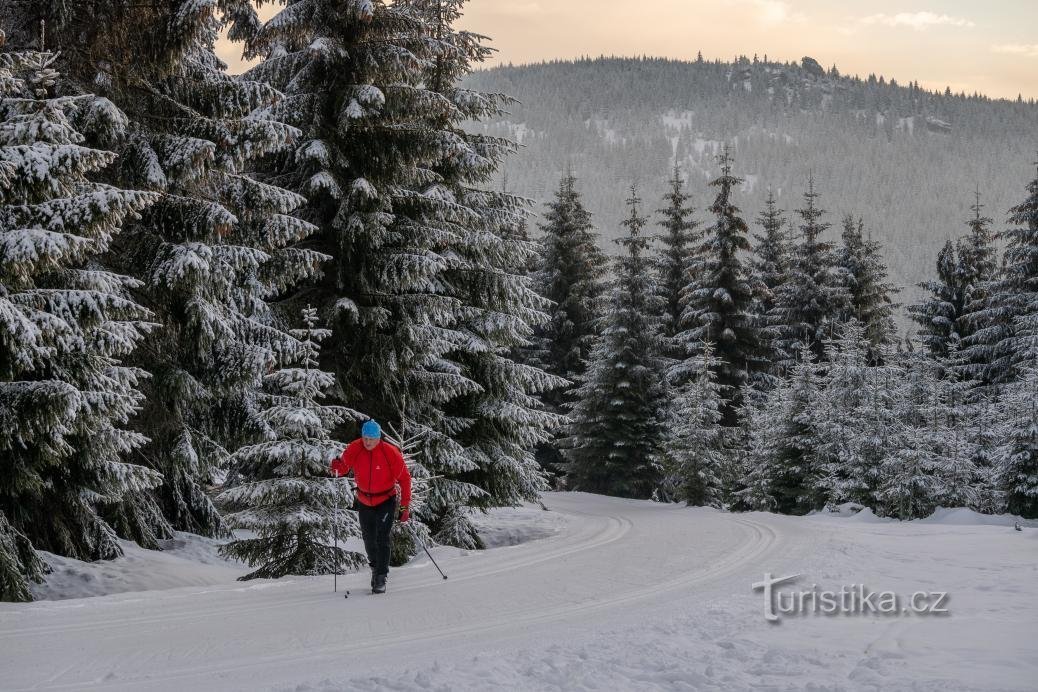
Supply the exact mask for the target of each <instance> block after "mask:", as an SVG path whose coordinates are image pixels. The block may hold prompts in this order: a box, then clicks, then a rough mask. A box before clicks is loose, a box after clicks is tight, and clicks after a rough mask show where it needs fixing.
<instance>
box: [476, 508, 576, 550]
mask: <svg viewBox="0 0 1038 692" xmlns="http://www.w3.org/2000/svg"><path fill="white" fill-rule="evenodd" d="M565 522H566V518H565V516H564V515H562V514H559V513H558V512H552V511H546V510H544V509H542V508H541V506H540V505H539V504H531V503H526V504H524V505H522V506H521V507H499V508H495V509H492V510H490V511H489V512H488V513H487V514H485V515H477V516H475V517H473V523H474V524H475V525H476V531H477V532H478V533H479V536H480V538H482V539H483V542H484V543H485V544H486V547H487V548H497V547H501V546H508V545H519V544H520V543H526V542H528V541H536V540H538V539H541V538H547V537H548V536H553V535H555V534H556V533H558V532H559V531H560V530H561V529H562V526H563V525H564V524H565Z"/></svg>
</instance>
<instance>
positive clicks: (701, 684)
mask: <svg viewBox="0 0 1038 692" xmlns="http://www.w3.org/2000/svg"><path fill="white" fill-rule="evenodd" d="M544 504H545V506H546V507H548V509H549V510H551V511H548V512H545V511H543V510H542V509H541V508H540V507H538V506H537V505H531V506H528V507H525V508H521V509H516V510H503V511H500V512H497V513H495V514H494V515H492V516H491V517H489V518H487V519H485V520H483V522H482V525H483V533H484V535H485V537H486V538H487V541H488V543H489V544H491V545H495V546H498V547H494V548H492V549H490V550H487V551H460V550H454V549H448V548H435V549H434V551H433V554H434V556H435V557H436V559H437V562H439V564H440V566H441V567H443V569H444V570H445V571H446V572H447V574H448V575H449V579H448V580H446V581H444V580H442V579H440V577H439V574H438V573H437V572H436V571H435V569H434V568H433V566H432V565H431V564H430V563H429V562H428V559H427V558H425V556H424V554H422V555H420V557H418V558H416V559H415V560H414V561H413V562H412V563H411V564H409V565H408V566H406V567H403V568H399V569H394V570H393V571H392V572H391V574H390V582H389V593H387V594H386V595H380V596H373V595H371V594H369V593H367V588H366V586H365V582H366V581H367V576H366V575H362V574H355V575H348V576H346V577H340V580H339V584H340V589H341V588H349V589H350V590H351V595H350V597H349V598H348V599H344V598H342V594H341V593H340V594H333V593H332V592H331V579H330V578H291V579H282V580H278V581H262V580H260V581H254V582H248V583H242V582H236V581H233V579H234V576H236V575H237V574H239V573H240V567H238V566H234V565H221V564H219V563H212V564H209V565H205V564H204V562H205V561H210V562H212V561H211V560H210V558H208V557H205V556H207V555H210V556H211V555H212V552H211V548H212V546H208V547H207V546H206V545H203V544H196V545H183V546H180V547H179V548H175V549H174V550H172V551H169V552H170V553H171V554H170V555H168V556H166V557H167V558H169V559H175V560H182V561H185V562H191V561H195V562H196V564H201V565H202V567H206V568H215V569H220V570H224V571H225V574H224V575H222V576H217V575H215V574H208V575H207V577H206V578H207V579H209V581H208V582H206V584H205V585H197V583H196V582H188V584H189V585H184V586H180V587H178V588H169V587H170V586H173V585H174V583H175V581H176V580H175V579H174V578H173V577H170V578H169V579H168V580H167V581H166V582H164V583H161V584H157V585H156V586H155V587H153V588H156V589H158V588H162V589H164V590H152V591H146V592H141V591H138V592H125V593H116V594H112V595H108V596H101V597H95V598H74V599H67V600H57V601H38V602H35V603H29V604H0V688H3V689H28V688H32V689H93V688H96V687H100V688H110V689H127V690H156V689H158V690H183V689H235V690H239V689H240V690H262V689H275V690H329V691H330V690H353V689H357V690H361V689H363V690H371V689H376V690H426V689H436V690H447V689H450V690H455V689H463V690H464V689H491V688H507V689H537V690H541V689H552V690H571V689H604V690H632V689H639V690H640V689H688V690H744V689H745V690H749V689H774V690H796V689H805V690H842V689H848V690H857V689H866V690H868V689H875V690H880V689H882V690H902V689H911V690H941V691H942V692H944V691H948V690H1034V689H1038V598H1036V597H1038V528H1035V527H1034V526H1033V524H1032V525H1028V526H1025V527H1024V528H1023V530H1022V531H1015V530H1014V529H1013V528H1012V526H1011V525H993V524H999V523H1004V522H1005V521H1006V520H1005V519H1004V518H997V519H995V520H992V519H990V518H978V516H977V515H972V514H971V513H969V512H967V511H965V510H943V511H942V512H940V513H938V514H937V515H935V516H934V517H932V518H931V519H930V520H924V521H915V522H905V523H899V522H888V521H883V520H877V519H876V518H875V517H871V518H870V517H869V516H867V515H862V514H858V515H853V516H847V517H838V516H824V515H815V516H810V517H800V518H794V517H783V516H777V515H771V514H761V513H751V514H725V513H722V512H717V511H713V510H708V509H689V508H685V507H682V506H678V505H661V504H655V503H650V502H642V501H635V500H622V499H615V498H606V497H601V496H595V495H586V494H581V493H551V494H548V495H546V496H545V498H544ZM980 522H988V523H986V524H984V523H980ZM1009 523H1010V524H1011V522H1009ZM182 540H184V541H188V540H189V537H182ZM142 552H143V551H142ZM137 557H138V558H139V559H140V560H142V561H144V563H142V562H138V563H136V564H135V563H133V562H132V560H131V558H130V557H129V556H128V558H126V559H125V560H124V561H123V565H122V566H123V568H124V569H125V570H126V571H131V572H132V571H133V570H134V569H138V570H140V569H145V568H146V569H147V570H152V569H153V568H154V565H153V564H150V563H148V564H145V563H147V560H148V559H149V558H148V557H147V556H137ZM200 559H201V562H199V560H200ZM65 567H67V568H69V569H71V567H70V566H69V565H65ZM182 567H183V571H184V572H185V573H190V572H191V570H190V569H188V568H187V567H186V566H182ZM109 569H115V567H114V566H113V565H109ZM171 570H172V572H175V569H173V568H171ZM159 571H160V570H159ZM765 573H771V574H773V575H775V576H776V577H777V576H780V575H781V576H786V575H791V574H800V575H802V576H801V577H800V578H799V579H798V580H797V582H796V583H795V587H796V589H798V590H800V589H809V588H811V585H812V584H817V587H818V588H819V589H831V590H838V589H839V588H840V587H841V586H851V585H856V584H863V585H865V586H867V587H868V588H870V589H873V590H876V591H881V590H890V591H894V592H897V593H898V594H902V595H906V596H907V595H909V594H911V593H912V592H914V591H932V592H947V593H948V597H947V599H946V602H945V603H944V605H945V606H946V607H947V609H948V611H949V612H948V614H946V615H918V614H911V615H909V614H896V615H880V614H871V615H862V614H844V615H814V614H809V615H799V616H786V617H784V618H782V619H781V620H780V621H778V622H777V623H775V622H768V621H766V620H765V619H764V612H763V611H764V597H763V595H762V593H761V592H760V591H759V590H758V591H754V590H753V589H751V584H753V583H754V582H759V581H761V580H762V579H763V577H764V574H765ZM61 578H62V579H64V576H62V577H61ZM223 578H225V580H224V581H220V580H221V579H223ZM113 583H116V584H123V585H126V584H134V583H136V582H134V579H133V578H131V577H128V576H127V577H123V579H122V580H121V582H120V581H119V580H115V579H114V577H113ZM138 585H139V583H138ZM63 588H65V587H63ZM96 588H101V587H96ZM117 588H121V587H117ZM790 588H792V587H790ZM52 594H53V595H55V596H61V595H62V594H63V591H62V590H60V589H57V588H55V589H54V591H52Z"/></svg>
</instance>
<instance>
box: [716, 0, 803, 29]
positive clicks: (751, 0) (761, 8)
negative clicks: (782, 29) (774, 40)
mask: <svg viewBox="0 0 1038 692" xmlns="http://www.w3.org/2000/svg"><path fill="white" fill-rule="evenodd" d="M729 3H730V4H739V5H746V6H749V7H751V8H752V9H753V12H754V18H755V19H756V20H757V21H758V22H760V23H761V24H782V23H785V22H803V21H806V20H807V17H806V16H804V14H803V13H801V12H795V11H794V10H793V7H792V5H790V4H789V3H788V2H786V1H785V0H729Z"/></svg>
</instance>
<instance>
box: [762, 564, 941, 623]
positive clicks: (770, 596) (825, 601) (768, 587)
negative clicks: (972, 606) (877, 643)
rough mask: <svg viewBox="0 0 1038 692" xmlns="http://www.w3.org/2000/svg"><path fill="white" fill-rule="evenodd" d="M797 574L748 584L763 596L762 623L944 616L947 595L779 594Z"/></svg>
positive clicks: (857, 588) (857, 590) (846, 589)
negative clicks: (806, 617)
mask: <svg viewBox="0 0 1038 692" xmlns="http://www.w3.org/2000/svg"><path fill="white" fill-rule="evenodd" d="M801 576H803V575H800V574H791V575H789V576H788V577H773V576H772V575H771V573H770V572H765V574H764V581H759V582H756V583H754V584H751V587H752V589H753V590H754V591H759V590H763V592H764V619H765V620H768V621H769V622H778V621H779V620H781V617H782V616H783V615H860V614H865V615H870V614H871V615H913V614H914V615H948V607H947V603H948V592H947V591H916V592H914V593H912V594H911V595H910V596H908V597H905V596H902V595H901V594H898V593H895V592H893V591H873V590H871V589H869V588H867V587H866V586H865V585H864V584H849V585H845V586H841V587H840V589H839V590H838V591H831V590H826V589H820V588H819V587H818V585H817V584H811V588H810V589H801V590H800V591H795V590H788V589H787V590H783V589H779V588H777V587H778V586H779V585H781V584H789V583H791V582H793V581H794V580H796V579H799V578H800V577H801Z"/></svg>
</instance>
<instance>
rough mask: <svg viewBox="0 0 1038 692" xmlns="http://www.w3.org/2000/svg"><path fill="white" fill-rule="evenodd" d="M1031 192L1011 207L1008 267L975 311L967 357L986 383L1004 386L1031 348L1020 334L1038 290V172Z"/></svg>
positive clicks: (1007, 232)
mask: <svg viewBox="0 0 1038 692" xmlns="http://www.w3.org/2000/svg"><path fill="white" fill-rule="evenodd" d="M1036 165H1038V164H1036ZM1027 192H1028V196H1027V198H1026V199H1025V200H1024V201H1023V202H1021V203H1020V204H1018V205H1017V206H1015V207H1013V208H1012V209H1010V213H1009V219H1008V221H1009V223H1010V224H1014V225H1015V226H1014V227H1011V228H1008V229H1006V230H1005V231H1002V232H1001V233H999V237H1001V238H1002V239H1003V240H1005V242H1006V251H1005V258H1004V262H1003V267H1002V270H1001V272H1000V273H999V274H998V276H997V277H996V278H995V279H994V280H993V281H991V282H989V283H988V284H986V285H985V286H984V287H983V289H982V290H983V291H984V293H985V296H984V307H983V308H982V309H980V310H977V311H975V312H972V313H971V314H970V323H971V325H972V326H973V327H974V329H975V331H974V333H973V334H971V335H970V337H969V338H968V339H966V340H965V346H964V348H963V355H964V357H965V358H967V359H968V361H969V362H970V363H971V364H973V365H972V368H971V372H970V374H971V375H973V376H974V379H977V380H979V381H981V382H982V383H983V384H985V385H996V386H1000V385H1003V384H1005V383H1007V382H1012V381H1013V380H1015V379H1016V378H1017V377H1018V376H1019V372H1018V368H1017V365H1018V364H1020V363H1022V362H1023V360H1022V359H1023V358H1024V356H1023V355H1022V354H1023V353H1024V351H1025V349H1024V348H1023V347H1022V342H1021V341H1020V339H1019V337H1017V335H1016V333H1015V332H1016V325H1017V320H1019V319H1021V318H1023V317H1024V316H1025V315H1027V314H1028V312H1029V309H1030V306H1031V305H1032V304H1033V303H1034V301H1035V295H1036V294H1038V175H1036V176H1035V179H1034V180H1032V181H1031V182H1030V183H1028V185H1027Z"/></svg>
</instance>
